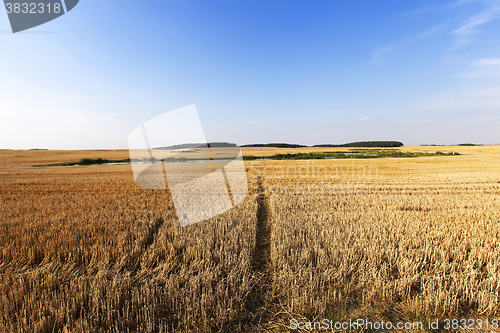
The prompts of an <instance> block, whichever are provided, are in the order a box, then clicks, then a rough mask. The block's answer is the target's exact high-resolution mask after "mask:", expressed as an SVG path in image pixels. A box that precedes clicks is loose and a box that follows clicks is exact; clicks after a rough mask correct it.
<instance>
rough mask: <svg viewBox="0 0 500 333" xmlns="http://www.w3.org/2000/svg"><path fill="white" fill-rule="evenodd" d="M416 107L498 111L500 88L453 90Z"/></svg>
mask: <svg viewBox="0 0 500 333" xmlns="http://www.w3.org/2000/svg"><path fill="white" fill-rule="evenodd" d="M415 107H416V109H420V110H426V109H427V110H470V111H477V110H497V109H498V108H500V86H497V87H487V88H481V89H474V90H472V89H467V88H452V89H449V90H447V91H445V92H442V93H440V94H436V95H434V96H430V97H429V98H428V99H427V100H426V101H424V102H422V103H419V104H418V105H416V106H415Z"/></svg>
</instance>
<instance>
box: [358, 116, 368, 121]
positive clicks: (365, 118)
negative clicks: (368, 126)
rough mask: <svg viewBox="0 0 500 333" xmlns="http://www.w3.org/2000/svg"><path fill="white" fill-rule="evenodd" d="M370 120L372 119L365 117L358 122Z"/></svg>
mask: <svg viewBox="0 0 500 333" xmlns="http://www.w3.org/2000/svg"><path fill="white" fill-rule="evenodd" d="M368 119H370V117H363V118H359V119H358V121H365V120H368Z"/></svg>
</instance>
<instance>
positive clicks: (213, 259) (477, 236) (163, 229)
mask: <svg viewBox="0 0 500 333" xmlns="http://www.w3.org/2000/svg"><path fill="white" fill-rule="evenodd" d="M398 149H400V150H401V151H422V152H424V151H430V152H435V151H438V150H440V151H443V152H452V151H457V152H459V153H460V154H461V155H459V156H422V157H414V158H379V159H369V160H358V159H342V160H335V159H331V160H311V161H309V160H308V161H305V160H286V161H252V162H249V161H247V162H245V165H246V169H247V176H248V181H249V186H250V189H251V195H249V196H248V197H247V199H246V200H245V201H244V202H243V203H242V204H240V205H239V206H237V207H236V208H234V209H232V210H230V211H228V212H226V213H224V214H222V215H220V216H217V217H215V218H212V219H210V220H208V221H204V222H201V223H198V224H195V225H191V226H188V227H185V228H181V227H180V226H179V223H178V221H177V218H176V215H175V208H174V206H173V201H172V198H171V196H170V194H169V193H168V191H161V190H145V189H141V188H139V187H137V186H136V185H135V183H134V179H133V176H132V173H131V170H130V166H129V165H99V166H95V165H91V166H60V167H42V168H35V167H32V166H33V165H43V164H53V163H61V162H72V161H77V160H79V159H80V158H106V159H113V160H119V159H126V158H128V152H127V151H60V152H58V151H0V179H1V182H0V197H1V201H0V248H1V253H0V255H1V257H0V283H1V289H0V293H1V300H0V331H2V332H59V331H61V332H64V331H66V332H127V331H130V332H219V331H220V332H238V331H240V332H250V331H255V332H259V331H277V332H279V331H288V330H289V329H288V328H287V327H288V325H289V323H290V320H291V319H297V320H302V321H307V320H313V319H315V318H328V319H332V320H346V319H347V320H348V319H349V318H353V319H354V318H371V319H373V320H386V321H388V320H392V321H414V320H422V321H425V320H427V319H435V318H458V317H460V318H483V319H486V318H491V319H492V318H500V261H499V259H498V258H499V257H500V224H499V222H500V168H499V166H500V147H498V146H482V147H401V148H398ZM338 150H342V149H339V148H336V149H331V150H329V149H327V148H298V149H275V148H244V149H243V152H244V154H245V155H258V156H266V155H273V154H276V153H277V152H279V153H291V152H299V151H300V152H311V151H314V152H319V151H338ZM345 151H348V149H345Z"/></svg>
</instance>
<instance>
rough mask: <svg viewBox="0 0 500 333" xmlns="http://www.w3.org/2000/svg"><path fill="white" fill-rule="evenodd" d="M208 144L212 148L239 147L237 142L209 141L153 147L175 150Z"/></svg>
mask: <svg viewBox="0 0 500 333" xmlns="http://www.w3.org/2000/svg"><path fill="white" fill-rule="evenodd" d="M206 146H208V147H212V148H224V147H238V146H237V145H236V144H235V143H229V142H209V143H207V144H205V143H183V144H180V145H173V146H167V147H155V148H153V149H160V150H173V149H189V148H205V147H206Z"/></svg>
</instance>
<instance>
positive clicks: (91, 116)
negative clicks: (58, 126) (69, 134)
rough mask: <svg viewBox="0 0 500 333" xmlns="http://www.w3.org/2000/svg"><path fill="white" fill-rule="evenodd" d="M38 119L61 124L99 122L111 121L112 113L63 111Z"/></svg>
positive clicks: (113, 115)
mask: <svg viewBox="0 0 500 333" xmlns="http://www.w3.org/2000/svg"><path fill="white" fill-rule="evenodd" d="M39 117H40V118H50V119H54V120H56V119H57V120H58V121H61V122H101V121H108V120H113V119H114V118H115V117H116V115H115V114H114V113H101V112H95V111H85V110H64V111H61V112H55V113H49V114H44V115H39Z"/></svg>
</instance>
